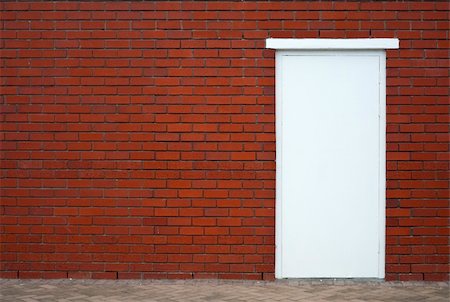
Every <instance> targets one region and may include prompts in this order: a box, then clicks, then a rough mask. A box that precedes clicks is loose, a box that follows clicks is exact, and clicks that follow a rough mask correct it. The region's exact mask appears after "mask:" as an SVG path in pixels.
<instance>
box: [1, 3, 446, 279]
mask: <svg viewBox="0 0 450 302" xmlns="http://www.w3.org/2000/svg"><path fill="white" fill-rule="evenodd" d="M0 7H1V19H2V23H1V26H2V30H1V37H2V39H1V57H2V59H1V64H2V65H1V66H2V69H1V76H2V78H1V85H2V87H1V92H2V97H1V110H2V115H1V117H2V132H1V148H2V152H1V157H2V161H1V168H2V170H1V173H2V180H1V187H2V188H1V261H2V262H1V276H2V277H8V278H66V277H70V278H237V279H272V278H273V277H274V248H275V247H274V211H275V210H274V205H275V162H274V158H275V136H274V120H275V114H274V105H275V97H274V51H273V50H268V49H265V48H264V46H265V39H266V38H269V37H275V38H392V37H397V38H399V39H400V49H399V50H388V51H387V86H388V87H387V192H386V193H387V230H386V232H387V238H386V245H387V246H386V279H387V280H430V281H431V280H448V269H449V266H448V261H449V258H448V255H449V239H448V221H449V220H448V212H449V211H448V206H449V201H448V197H449V191H448V176H449V172H448V171H449V161H448V159H449V157H448V156H449V155H448V151H449V145H448V137H449V136H448V131H449V124H448V118H449V114H448V113H449V112H448V111H449V106H448V81H449V78H448V76H449V73H448V67H449V66H448V65H449V64H448V63H449V62H448V55H449V53H448V46H449V45H448V38H449V37H448V26H449V22H448V20H449V19H448V18H449V15H448V8H449V4H448V3H446V2H445V1H442V2H441V1H429V2H420V1H409V2H408V1H405V2H395V1H386V2H382V1H361V2H326V1H324V2H313V1H311V2H303V1H299V2H281V1H280V2H278V1H277V2H266V1H236V2H225V1H220V2H219V1H216V2H212V1H211V2H200V1H195V2H190V1H182V2H153V1H148V2H108V3H104V2H77V1H72V2H2V3H0Z"/></svg>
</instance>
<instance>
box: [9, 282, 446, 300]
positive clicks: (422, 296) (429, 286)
mask: <svg viewBox="0 0 450 302" xmlns="http://www.w3.org/2000/svg"><path fill="white" fill-rule="evenodd" d="M0 288H1V290H0V301H2V302H3V301H5V302H6V301H8V302H9V301H25V302H36V301H45V302H47V301H58V302H68V301H89V302H95V301H108V302H115V301H130V302H133V301H154V302H162V301H187V302H190V301H200V302H202V301H204V302H206V301H208V302H213V301H238V302H242V301H267V302H269V301H354V302H356V301H408V302H412V301H446V302H448V301H450V296H449V284H448V283H445V282H440V283H417V282H415V283H395V282H380V281H353V280H352V281H347V280H334V281H333V280H330V281H328V280H327V281H320V280H311V281H307V280H289V281H284V280H283V281H276V282H256V281H255V282H248V281H220V280H207V281H206V280H205V281H203V280H198V281H197V280H190V281H170V280H164V281H158V280H143V281H141V280H120V281H113V280H11V279H9V280H8V279H0Z"/></svg>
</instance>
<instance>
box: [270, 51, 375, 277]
mask: <svg viewBox="0 0 450 302" xmlns="http://www.w3.org/2000/svg"><path fill="white" fill-rule="evenodd" d="M280 58H281V60H282V61H281V64H280V65H277V66H281V81H280V82H281V87H279V89H280V90H281V100H282V102H281V123H278V126H280V124H281V129H279V130H281V158H282V163H281V165H282V166H281V173H280V177H281V184H282V192H281V207H282V208H281V236H282V240H281V242H282V247H280V248H282V251H281V275H282V277H303V278H316V277H317V278H319V277H322V278H326V277H330V278H331V277H333V278H347V277H354V278H355V277H378V276H379V244H380V236H381V234H380V223H381V220H380V217H379V189H380V184H379V179H380V178H379V176H380V174H379V173H380V165H381V164H384V163H380V119H379V114H380V108H379V106H380V105H379V104H380V64H381V63H380V56H378V55H370V54H364V53H363V52H359V53H355V52H341V53H339V54H332V53H330V54H327V53H323V52H322V53H320V54H317V55H315V54H308V55H284V56H281V57H280ZM278 118H280V116H278ZM277 131H278V130H277ZM278 139H280V136H278ZM278 164H279V163H278Z"/></svg>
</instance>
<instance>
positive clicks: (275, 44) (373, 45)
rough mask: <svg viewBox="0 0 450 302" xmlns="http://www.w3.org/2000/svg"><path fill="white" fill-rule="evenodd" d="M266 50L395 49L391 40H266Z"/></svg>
mask: <svg viewBox="0 0 450 302" xmlns="http://www.w3.org/2000/svg"><path fill="white" fill-rule="evenodd" d="M266 48H273V49H397V48H399V41H398V39H396V38H393V39H266Z"/></svg>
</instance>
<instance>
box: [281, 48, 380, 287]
mask: <svg viewBox="0 0 450 302" xmlns="http://www.w3.org/2000/svg"><path fill="white" fill-rule="evenodd" d="M352 50H353V51H352ZM330 53H332V54H333V55H363V56H367V55H372V56H378V57H379V172H378V175H379V183H378V187H379V194H378V215H379V217H378V222H379V249H378V253H379V255H378V278H380V279H384V278H385V243H386V234H385V232H386V51H385V50H381V49H374V50H366V49H348V50H333V51H330V50H326V49H318V50H307V49H305V50H277V51H276V53H275V98H276V102H275V122H276V128H275V133H276V196H275V278H277V279H281V278H284V276H283V272H282V261H283V259H282V249H283V238H282V234H283V232H282V223H281V222H282V219H283V207H282V200H283V188H282V179H281V176H282V173H281V166H282V160H283V159H282V148H283V145H282V136H283V133H282V131H281V130H282V123H283V119H282V116H283V112H282V102H283V91H282V89H281V87H282V85H281V84H282V67H283V56H292V55H294V56H298V55H330Z"/></svg>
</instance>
